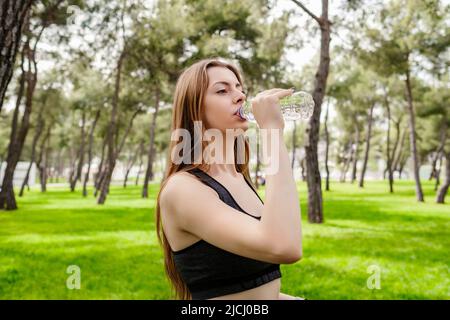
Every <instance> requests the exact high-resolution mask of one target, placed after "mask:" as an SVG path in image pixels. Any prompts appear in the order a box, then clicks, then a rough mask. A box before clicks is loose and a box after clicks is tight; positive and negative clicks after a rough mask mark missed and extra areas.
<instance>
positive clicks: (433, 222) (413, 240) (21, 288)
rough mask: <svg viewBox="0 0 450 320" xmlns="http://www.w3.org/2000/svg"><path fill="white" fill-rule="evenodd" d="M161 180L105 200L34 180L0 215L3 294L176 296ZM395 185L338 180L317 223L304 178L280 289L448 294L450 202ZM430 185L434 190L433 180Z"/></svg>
mask: <svg viewBox="0 0 450 320" xmlns="http://www.w3.org/2000/svg"><path fill="white" fill-rule="evenodd" d="M158 189H159V185H157V184H151V185H150V192H149V195H150V198H149V199H142V198H140V191H141V190H140V188H139V187H134V186H131V185H130V186H129V187H127V189H123V188H121V187H117V186H113V187H112V188H111V194H110V197H109V199H108V202H107V203H106V204H105V205H104V206H101V207H99V206H97V205H96V203H95V199H94V198H87V199H83V198H81V197H80V195H79V194H77V193H70V192H69V191H68V190H65V189H58V188H51V189H50V190H49V191H47V194H45V195H43V194H42V193H40V192H39V191H38V190H36V189H32V191H31V192H30V193H28V194H27V197H25V198H20V199H19V206H20V211H19V212H14V213H3V214H1V215H0V225H1V228H0V251H1V252H2V254H1V255H0V265H1V268H0V298H1V299H169V298H170V286H169V283H168V281H167V280H166V278H165V275H164V269H163V256H162V252H161V248H160V247H159V244H158V242H157V238H156V234H155V220H154V206H155V199H156V195H157V191H158ZM396 189H397V191H396V193H395V194H389V193H388V192H387V185H386V183H385V182H382V181H380V182H370V181H369V182H367V188H366V189H365V190H361V189H358V187H357V186H356V185H349V184H337V183H336V184H333V191H332V192H327V193H326V194H325V197H324V206H325V210H326V212H327V218H326V220H325V223H324V224H321V225H318V224H309V223H307V219H306V215H305V212H306V201H307V199H306V198H307V197H306V196H305V195H306V184H305V183H300V184H299V185H298V191H299V197H300V203H301V206H302V213H303V241H304V244H303V248H304V254H303V259H302V260H301V261H299V262H297V263H295V264H292V265H282V266H281V268H282V274H283V277H282V280H281V282H282V285H281V291H282V292H284V293H287V294H291V295H299V296H302V297H306V298H308V299H449V298H450V292H449V291H448V288H449V287H450V282H449V279H450V275H449V270H448V264H449V263H450V261H449V256H448V253H447V251H448V247H449V246H450V242H449V240H450V233H449V232H450V217H449V216H448V209H449V205H448V204H445V205H437V204H433V203H420V204H417V203H415V202H414V201H411V199H413V198H414V191H413V189H414V187H413V183H412V182H410V181H401V182H398V183H397V184H396ZM424 190H425V193H426V196H428V197H431V196H432V195H433V193H434V192H433V184H432V183H428V182H426V183H424ZM90 191H91V190H90ZM264 192H265V191H264V187H262V188H261V189H260V195H261V197H262V198H263V199H264ZM70 265H77V266H79V267H80V269H81V289H80V290H69V289H67V287H66V281H67V278H68V276H69V274H68V273H67V268H68V266H70ZM131 265H132V266H133V267H132V268H130V266H131ZM371 265H377V266H379V267H380V270H381V282H380V284H381V289H379V290H376V289H375V290H370V289H368V288H367V285H366V283H367V279H368V277H369V276H370V275H371V274H369V273H368V271H367V270H368V267H369V266H371Z"/></svg>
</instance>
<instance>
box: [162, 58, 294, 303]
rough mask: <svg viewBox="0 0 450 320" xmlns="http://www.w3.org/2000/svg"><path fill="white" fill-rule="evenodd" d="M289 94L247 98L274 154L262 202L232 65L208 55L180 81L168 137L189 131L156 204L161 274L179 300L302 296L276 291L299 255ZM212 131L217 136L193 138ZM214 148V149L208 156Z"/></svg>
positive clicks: (174, 145) (173, 150)
mask: <svg viewBox="0 0 450 320" xmlns="http://www.w3.org/2000/svg"><path fill="white" fill-rule="evenodd" d="M292 92H293V91H292V90H285V89H271V90H267V91H264V92H261V93H260V94H258V95H257V96H256V97H255V99H254V100H253V101H252V109H253V114H254V116H255V119H256V121H257V123H258V126H259V127H260V129H261V130H260V131H265V132H266V133H267V134H261V136H262V137H261V138H262V145H263V148H264V146H267V147H266V149H264V151H265V153H264V152H263V153H264V154H269V155H270V154H271V153H272V155H271V156H267V159H266V160H267V161H266V162H265V164H266V165H267V168H269V167H271V168H272V169H275V170H272V171H273V172H267V173H266V202H265V203H263V201H262V200H261V199H260V198H259V196H258V194H257V193H256V191H255V189H254V187H253V185H252V182H251V179H250V175H249V168H248V161H249V158H250V157H249V145H248V141H246V140H244V137H243V134H242V133H244V132H245V130H247V129H248V126H249V124H248V121H247V120H245V119H243V118H241V117H239V115H238V113H237V111H238V109H239V107H240V106H241V105H242V103H243V102H244V101H245V99H246V96H245V93H244V91H243V82H242V78H241V75H240V73H239V71H238V69H237V68H236V67H235V66H233V65H232V64H229V63H227V62H225V61H223V60H219V59H205V60H201V61H199V62H197V63H195V64H193V65H191V66H190V67H188V68H187V69H186V70H185V71H184V72H183V73H182V74H181V75H180V77H179V79H178V82H177V85H176V89H175V96H174V103H173V117H172V133H174V132H176V131H183V130H180V129H184V131H183V132H188V133H189V135H184V136H183V139H181V137H178V136H177V138H178V139H175V140H174V139H173V137H174V135H173V134H172V142H171V145H170V148H169V151H170V152H169V160H168V163H167V170H166V174H165V178H164V180H163V182H162V184H161V190H160V192H159V194H158V198H157V207H156V224H157V234H158V239H159V241H160V243H161V245H162V247H163V249H164V257H165V261H164V262H165V271H166V275H167V276H168V278H169V280H170V281H171V284H172V286H173V288H174V289H175V292H176V295H177V297H178V298H180V299H270V300H272V299H300V298H297V297H292V296H289V295H286V294H283V293H281V292H280V286H281V282H280V278H281V272H280V268H279V264H280V263H294V262H296V261H298V260H300V259H301V255H302V243H301V216H300V205H299V201H298V196H297V189H296V184H295V181H294V179H293V174H292V170H291V168H290V165H289V159H288V153H287V150H286V146H285V143H284V141H283V129H284V121H283V117H282V115H281V112H280V109H279V105H278V100H279V99H280V98H282V97H285V96H288V95H291V94H292ZM199 124H200V129H201V133H202V134H201V135H199V134H198V130H197V129H198V128H199V126H198V125H199ZM196 130H197V132H196ZM230 131H232V133H233V134H228V133H230ZM236 132H237V133H238V135H236ZM239 133H241V134H239ZM208 134H209V135H210V138H211V137H212V136H214V139H212V138H211V139H204V138H202V139H201V141H200V140H199V139H198V137H199V136H200V137H205V136H208ZM193 137H196V138H193ZM179 140H184V141H183V142H184V144H183V145H184V148H183V149H181V155H180V153H179V152H180V149H179V146H180V143H179ZM186 140H188V141H186ZM213 143H215V146H216V148H215V149H214V152H209V153H208V152H206V151H207V150H208V147H210V146H211V145H212V144H213ZM217 145H219V147H217ZM242 146H243V147H242ZM240 147H242V148H240ZM199 148H200V152H196V151H195V149H197V151H198V149H199ZM188 149H189V150H188ZM209 151H211V150H209ZM199 154H200V159H199ZM213 154H214V155H213ZM177 156H181V158H182V161H179V160H180V159H179V158H178V159H175V158H177ZM218 159H219V160H220V161H217V160H218ZM224 159H226V160H224ZM242 159H243V161H242ZM239 160H241V161H239Z"/></svg>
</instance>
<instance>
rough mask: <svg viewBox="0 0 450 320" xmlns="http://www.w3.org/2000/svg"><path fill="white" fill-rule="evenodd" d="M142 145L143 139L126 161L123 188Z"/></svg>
mask: <svg viewBox="0 0 450 320" xmlns="http://www.w3.org/2000/svg"><path fill="white" fill-rule="evenodd" d="M143 146H144V141H141V143H139V146H138V149H137V150H136V152H135V153H134V154H132V155H131V157H130V159H129V161H128V164H127V171H126V173H125V179H124V180H123V187H124V188H126V187H127V181H128V175H129V174H130V171H131V169H132V168H133V166H134V164H135V163H136V160H137V158H138V157H139V156H140V154H141V150H142V148H143Z"/></svg>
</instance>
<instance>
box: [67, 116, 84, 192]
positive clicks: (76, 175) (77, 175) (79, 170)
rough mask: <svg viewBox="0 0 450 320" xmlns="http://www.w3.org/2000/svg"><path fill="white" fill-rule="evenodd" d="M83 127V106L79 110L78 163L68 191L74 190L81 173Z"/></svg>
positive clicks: (82, 162)
mask: <svg viewBox="0 0 450 320" xmlns="http://www.w3.org/2000/svg"><path fill="white" fill-rule="evenodd" d="M85 127H86V110H85V109H84V108H83V110H82V111H81V129H80V130H81V132H80V140H81V141H80V149H79V150H78V165H77V169H76V170H75V174H74V176H73V177H72V180H71V181H70V191H71V192H74V191H75V186H76V185H77V181H78V180H80V179H81V174H82V170H83V164H84V145H85V141H84V140H85Z"/></svg>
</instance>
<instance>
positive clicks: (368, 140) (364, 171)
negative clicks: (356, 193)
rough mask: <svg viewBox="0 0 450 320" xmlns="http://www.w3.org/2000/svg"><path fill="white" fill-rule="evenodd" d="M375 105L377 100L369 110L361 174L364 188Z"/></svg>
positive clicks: (361, 184)
mask: <svg viewBox="0 0 450 320" xmlns="http://www.w3.org/2000/svg"><path fill="white" fill-rule="evenodd" d="M374 107H375V102H372V105H371V106H370V111H369V117H368V118H367V122H368V123H367V134H366V150H365V152H364V161H363V166H362V169H361V176H360V178H359V187H360V188H364V176H365V175H366V169H367V162H368V161H369V151H370V138H371V136H372V119H373V109H374Z"/></svg>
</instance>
